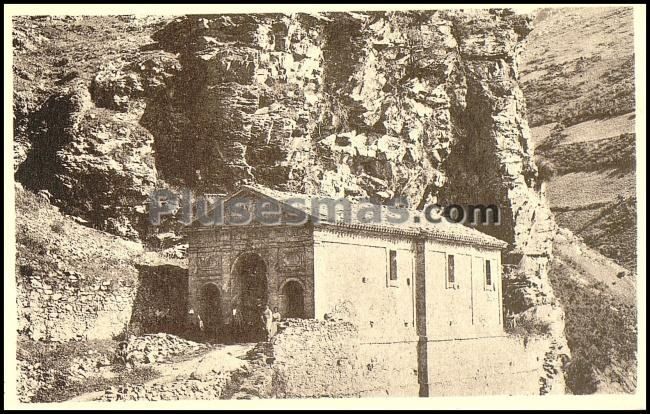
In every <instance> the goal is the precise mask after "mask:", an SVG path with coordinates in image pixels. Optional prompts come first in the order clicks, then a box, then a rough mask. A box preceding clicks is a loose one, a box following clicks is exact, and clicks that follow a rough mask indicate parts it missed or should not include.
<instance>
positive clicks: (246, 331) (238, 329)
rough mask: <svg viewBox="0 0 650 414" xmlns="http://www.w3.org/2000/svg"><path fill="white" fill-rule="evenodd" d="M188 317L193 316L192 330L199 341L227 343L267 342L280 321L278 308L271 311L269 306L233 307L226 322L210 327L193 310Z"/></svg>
mask: <svg viewBox="0 0 650 414" xmlns="http://www.w3.org/2000/svg"><path fill="white" fill-rule="evenodd" d="M244 314H245V315H244ZM190 315H193V320H194V322H193V325H194V328H193V329H194V330H195V331H198V332H197V334H198V335H199V337H200V339H202V340H214V341H217V342H227V343H232V342H246V341H258V340H260V339H262V338H263V340H264V341H269V340H270V339H271V338H272V337H273V335H275V332H276V331H277V323H278V322H279V321H280V320H281V319H282V315H281V314H280V312H279V310H278V308H277V307H274V308H273V311H271V308H270V306H269V305H265V306H264V307H262V306H261V305H260V306H258V307H257V308H256V309H245V308H241V307H239V306H238V307H234V308H233V310H232V314H231V315H230V320H229V321H228V322H226V323H223V321H217V322H215V323H213V324H212V325H213V326H210V327H208V326H206V323H205V321H204V320H203V318H201V315H199V314H198V313H196V314H195V312H194V310H193V309H191V310H190Z"/></svg>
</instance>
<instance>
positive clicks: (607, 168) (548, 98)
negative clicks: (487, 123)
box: [521, 8, 636, 271]
mask: <svg viewBox="0 0 650 414" xmlns="http://www.w3.org/2000/svg"><path fill="white" fill-rule="evenodd" d="M632 17H633V13H632V9H631V8H562V9H542V10H540V11H538V13H537V14H536V17H535V21H534V26H535V28H534V30H533V31H532V32H531V34H530V36H529V37H528V44H527V47H526V51H525V52H524V54H523V62H522V70H521V73H522V76H521V79H522V88H523V90H524V93H525V95H526V103H527V107H528V119H529V122H530V124H531V126H532V127H533V128H532V130H531V133H532V138H533V143H534V145H535V155H536V159H537V161H538V163H540V165H544V169H545V170H546V172H547V180H548V182H547V195H548V200H549V203H550V205H551V209H552V211H553V212H554V213H555V216H556V219H557V222H558V224H559V225H560V226H562V227H566V228H567V229H570V230H571V231H572V232H573V233H574V234H575V235H577V236H579V237H581V238H583V239H584V240H585V242H586V243H587V245H589V246H591V247H593V248H595V249H597V250H598V251H599V252H600V253H602V254H604V255H605V256H607V257H609V258H611V259H613V260H615V261H616V262H617V263H618V264H620V265H623V266H625V267H626V268H627V269H629V270H632V271H636V185H635V181H636V178H635V167H636V154H635V152H636V134H635V114H634V108H635V106H634V42H633V40H634V29H633V19H632Z"/></svg>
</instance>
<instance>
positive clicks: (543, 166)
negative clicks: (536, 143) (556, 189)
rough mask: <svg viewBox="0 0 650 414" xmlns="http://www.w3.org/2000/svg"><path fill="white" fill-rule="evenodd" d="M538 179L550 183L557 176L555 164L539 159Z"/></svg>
mask: <svg viewBox="0 0 650 414" xmlns="http://www.w3.org/2000/svg"><path fill="white" fill-rule="evenodd" d="M536 164H537V177H538V178H539V179H540V180H541V181H549V180H550V179H551V178H553V177H554V176H555V175H556V174H557V170H556V169H555V164H553V163H552V162H551V161H548V160H545V159H538V160H537V162H536Z"/></svg>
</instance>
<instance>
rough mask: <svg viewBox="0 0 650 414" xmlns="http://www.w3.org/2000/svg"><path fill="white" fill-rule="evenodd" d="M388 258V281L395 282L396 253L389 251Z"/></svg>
mask: <svg viewBox="0 0 650 414" xmlns="http://www.w3.org/2000/svg"><path fill="white" fill-rule="evenodd" d="M389 256H390V280H397V252H396V251H395V250H391V251H390V253H389Z"/></svg>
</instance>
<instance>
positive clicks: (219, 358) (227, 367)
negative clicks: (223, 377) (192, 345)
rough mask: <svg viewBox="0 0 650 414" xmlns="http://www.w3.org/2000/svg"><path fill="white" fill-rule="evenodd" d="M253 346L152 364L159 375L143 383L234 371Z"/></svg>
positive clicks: (98, 393) (90, 396) (88, 398)
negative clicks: (178, 360) (184, 359)
mask: <svg viewBox="0 0 650 414" xmlns="http://www.w3.org/2000/svg"><path fill="white" fill-rule="evenodd" d="M254 346H255V344H254V343H250V344H234V345H220V346H219V348H216V349H213V350H211V351H209V352H207V353H205V354H203V355H200V356H198V357H195V358H191V359H188V360H186V361H181V362H174V363H157V364H154V365H152V366H153V367H154V368H155V369H156V370H158V371H159V372H160V374H161V376H160V377H158V378H155V379H153V380H151V381H148V382H145V383H144V385H152V384H165V383H170V382H174V381H176V380H177V379H181V378H187V377H190V376H192V377H195V378H201V377H204V376H206V375H208V374H210V373H212V372H219V371H221V372H232V371H235V370H237V369H238V368H241V367H243V366H245V365H246V364H247V363H248V362H247V361H245V360H244V359H243V357H244V356H245V355H246V353H247V352H248V351H250V350H251V349H252V348H253V347H254ZM104 392H105V390H102V391H96V392H91V393H86V394H82V395H79V396H77V397H75V398H72V399H70V400H69V401H94V400H97V399H98V398H100V397H101V396H102V395H104Z"/></svg>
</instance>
